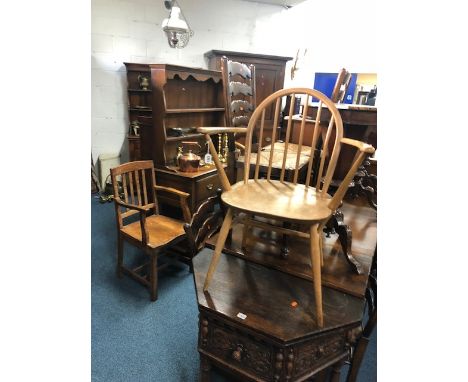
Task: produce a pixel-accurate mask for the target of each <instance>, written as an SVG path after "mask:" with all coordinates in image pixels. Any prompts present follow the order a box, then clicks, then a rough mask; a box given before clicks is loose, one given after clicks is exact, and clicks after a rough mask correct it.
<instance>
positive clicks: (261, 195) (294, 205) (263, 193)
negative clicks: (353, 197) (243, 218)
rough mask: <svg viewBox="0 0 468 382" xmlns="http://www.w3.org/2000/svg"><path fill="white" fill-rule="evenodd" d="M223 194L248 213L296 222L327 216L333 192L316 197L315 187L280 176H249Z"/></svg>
mask: <svg viewBox="0 0 468 382" xmlns="http://www.w3.org/2000/svg"><path fill="white" fill-rule="evenodd" d="M221 198H222V200H223V202H224V203H226V204H227V205H228V206H230V207H232V208H234V209H236V210H240V211H243V212H246V213H249V214H253V215H259V216H265V217H271V218H273V219H275V218H277V219H280V220H287V221H293V222H297V223H301V222H302V223H304V222H307V223H313V222H321V221H324V220H327V219H328V218H329V217H330V216H331V214H332V211H331V210H330V209H329V208H328V202H329V200H330V199H331V196H330V195H328V194H327V195H326V196H325V198H321V197H317V195H316V191H315V188H313V187H307V186H305V185H304V184H293V183H289V182H280V181H279V180H267V179H259V180H254V179H249V181H248V183H247V184H244V182H243V181H241V182H237V183H236V184H235V185H233V186H232V188H231V190H229V191H225V192H223V194H222V195H221Z"/></svg>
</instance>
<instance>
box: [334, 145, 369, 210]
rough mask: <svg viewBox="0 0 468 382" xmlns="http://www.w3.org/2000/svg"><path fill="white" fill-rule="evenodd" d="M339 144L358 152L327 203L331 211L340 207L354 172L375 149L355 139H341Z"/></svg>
mask: <svg viewBox="0 0 468 382" xmlns="http://www.w3.org/2000/svg"><path fill="white" fill-rule="evenodd" d="M341 143H344V144H347V145H351V146H354V147H356V148H357V149H358V150H359V151H358V153H357V155H356V157H355V160H354V162H353V164H352V166H351V168H350V169H349V171H348V173H347V174H346V176H345V178H344V179H343V181H342V182H341V184H340V186H339V187H338V189H337V190H336V192H335V194H334V195H333V198H332V199H331V200H330V203H328V208H330V209H331V210H332V211H335V210H336V209H337V208H338V207H339V206H340V204H341V202H342V200H343V197H344V196H345V194H346V191H347V190H348V187H349V184H350V183H351V181H352V180H353V178H354V176H355V175H356V172H357V170H358V168H359V166H361V164H362V162H363V160H364V158H365V157H366V156H368V155H372V154H373V153H374V152H375V148H374V147H373V146H372V145H369V144H368V143H365V142H361V141H358V140H355V139H349V138H341Z"/></svg>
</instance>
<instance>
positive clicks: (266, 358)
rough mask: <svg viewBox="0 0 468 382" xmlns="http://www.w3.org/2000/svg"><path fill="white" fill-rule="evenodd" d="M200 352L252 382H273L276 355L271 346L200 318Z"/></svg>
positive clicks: (230, 328) (226, 326)
mask: <svg viewBox="0 0 468 382" xmlns="http://www.w3.org/2000/svg"><path fill="white" fill-rule="evenodd" d="M200 319H201V325H200V336H199V338H200V343H199V345H200V348H201V349H203V351H204V353H205V354H207V355H208V356H211V357H213V358H215V359H216V360H217V361H218V362H221V363H223V364H227V365H230V366H231V367H234V368H235V369H237V370H239V371H241V372H243V373H245V374H247V375H249V376H251V378H252V377H253V379H255V380H272V379H273V377H274V372H275V351H274V348H273V346H272V345H270V344H268V343H266V342H265V341H261V340H260V339H258V338H255V337H253V336H250V335H247V334H245V333H243V332H241V331H240V330H238V329H235V328H233V327H231V326H229V325H226V323H224V322H223V323H221V322H216V321H214V320H209V321H208V320H207V318H206V317H200Z"/></svg>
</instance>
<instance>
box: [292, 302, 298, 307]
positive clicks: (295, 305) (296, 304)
mask: <svg viewBox="0 0 468 382" xmlns="http://www.w3.org/2000/svg"><path fill="white" fill-rule="evenodd" d="M298 305H299V304H298V303H297V301H291V307H292V308H297V306H298Z"/></svg>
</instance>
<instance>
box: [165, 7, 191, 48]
mask: <svg viewBox="0 0 468 382" xmlns="http://www.w3.org/2000/svg"><path fill="white" fill-rule="evenodd" d="M164 5H165V6H166V8H167V9H168V10H170V11H171V13H170V14H169V18H167V19H164V21H163V22H162V30H163V31H164V33H166V36H167V42H168V43H169V46H170V47H171V48H184V47H185V46H187V44H188V42H189V39H190V37H192V36H193V31H192V30H191V29H190V27H189V25H188V23H187V21H186V20H185V17H184V15H183V13H182V10H181V9H180V7H179V4H178V3H177V1H175V0H172V1H167V0H166V1H164Z"/></svg>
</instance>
